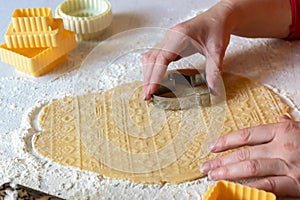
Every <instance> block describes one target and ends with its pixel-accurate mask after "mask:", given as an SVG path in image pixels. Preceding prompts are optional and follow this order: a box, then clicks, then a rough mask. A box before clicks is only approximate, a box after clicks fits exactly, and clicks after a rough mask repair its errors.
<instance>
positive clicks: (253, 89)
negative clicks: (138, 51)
mask: <svg viewBox="0 0 300 200" xmlns="http://www.w3.org/2000/svg"><path fill="white" fill-rule="evenodd" d="M223 78H224V84H225V88H226V95H227V97H226V98H227V102H226V106H225V112H226V116H225V124H224V127H223V131H222V135H225V134H228V133H230V132H232V131H235V130H238V129H241V128H245V127H249V126H256V125H260V124H268V123H275V122H278V120H279V117H280V116H281V115H282V114H284V113H287V112H288V111H289V107H288V106H287V105H286V104H285V103H284V102H282V101H281V100H280V98H279V97H278V96H277V95H275V94H274V93H272V91H270V90H269V89H268V88H266V87H264V86H263V85H261V84H259V83H256V82H253V81H251V80H249V79H247V78H243V77H240V76H236V75H233V74H224V76H223ZM141 84H142V83H141V82H133V83H129V84H124V85H121V86H118V87H116V88H113V89H111V90H108V91H106V92H103V93H94V94H87V95H85V96H77V97H75V96H71V97H65V98H63V99H60V100H55V101H53V102H51V103H50V104H49V105H47V106H45V107H44V108H43V109H42V112H41V114H40V117H39V125H40V127H41V128H42V129H43V131H42V133H41V134H39V135H37V136H36V137H35V140H34V144H33V145H34V149H35V151H36V152H37V153H38V154H40V155H41V156H43V157H46V158H49V159H50V160H52V161H53V162H56V163H59V164H61V165H67V166H73V167H77V168H79V169H82V170H88V171H93V172H96V173H99V174H100V175H103V176H106V177H110V178H117V179H126V180H130V181H132V182H138V183H164V182H168V183H181V182H185V181H190V180H194V179H197V178H200V177H203V174H201V172H200V171H199V167H200V165H201V164H202V163H203V162H205V161H207V160H208V159H211V158H214V157H216V156H217V155H216V154H212V153H211V154H209V155H208V156H206V157H205V158H199V152H200V149H201V145H202V142H203V141H204V139H205V137H206V136H207V133H206V130H207V126H208V123H209V114H210V112H211V109H210V107H206V108H204V107H197V108H194V109H199V110H198V111H199V112H198V113H199V116H195V119H196V120H195V122H193V123H194V124H199V125H197V126H196V125H195V127H193V126H190V125H189V127H185V123H187V122H186V120H184V119H183V116H184V112H189V111H162V110H159V109H158V108H156V107H154V106H153V105H152V104H151V103H147V102H144V101H143V100H142V97H141V87H140V86H141ZM124 91H132V93H131V95H130V96H124V95H123V93H122V92H124ZM122 95H123V96H122ZM120 99H121V100H122V99H123V100H124V99H125V100H126V99H127V100H126V101H121V100H120ZM181 127H184V130H186V129H187V131H188V133H190V134H191V137H188V136H186V135H184V134H182V132H184V131H182V130H183V129H182V128H181ZM208 134H209V133H208Z"/></svg>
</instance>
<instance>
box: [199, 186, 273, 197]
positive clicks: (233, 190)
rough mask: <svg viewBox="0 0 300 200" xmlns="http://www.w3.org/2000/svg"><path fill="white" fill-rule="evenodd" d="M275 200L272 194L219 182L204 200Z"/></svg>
mask: <svg viewBox="0 0 300 200" xmlns="http://www.w3.org/2000/svg"><path fill="white" fill-rule="evenodd" d="M219 199H222V200H233V199H234V200H257V199H259V200H275V199H276V196H275V195H274V194H273V193H271V192H266V191H264V190H258V189H256V188H251V187H247V186H244V185H241V184H236V183H233V182H229V181H218V182H216V183H215V185H212V186H210V187H209V188H208V190H207V191H206V193H205V194H204V196H203V197H202V200H219Z"/></svg>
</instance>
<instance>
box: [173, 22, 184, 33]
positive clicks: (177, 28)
mask: <svg viewBox="0 0 300 200" xmlns="http://www.w3.org/2000/svg"><path fill="white" fill-rule="evenodd" d="M170 31H176V32H180V33H183V34H186V31H187V27H186V25H185V23H179V24H177V25H175V26H173V27H172V28H170Z"/></svg>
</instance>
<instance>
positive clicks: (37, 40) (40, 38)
mask: <svg viewBox="0 0 300 200" xmlns="http://www.w3.org/2000/svg"><path fill="white" fill-rule="evenodd" d="M62 30H63V21H62V19H53V23H52V24H51V26H49V27H48V29H47V30H46V31H45V30H43V31H31V32H16V31H15V29H14V26H13V23H10V25H9V27H8V29H7V32H6V34H5V36H4V37H5V44H6V46H7V48H41V47H58V46H60V43H61V33H62Z"/></svg>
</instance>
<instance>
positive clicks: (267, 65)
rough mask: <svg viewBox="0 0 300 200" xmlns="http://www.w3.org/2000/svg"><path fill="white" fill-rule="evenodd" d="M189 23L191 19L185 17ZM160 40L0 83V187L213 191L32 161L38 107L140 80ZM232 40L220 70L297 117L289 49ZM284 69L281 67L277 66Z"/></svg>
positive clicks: (179, 193)
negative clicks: (258, 87) (279, 100)
mask: <svg viewBox="0 0 300 200" xmlns="http://www.w3.org/2000/svg"><path fill="white" fill-rule="evenodd" d="M195 15H196V13H194V12H193V13H192V14H191V16H190V17H192V16H195ZM190 17H188V18H190ZM184 20H185V19H184ZM162 32H163V30H159V31H157V30H154V29H152V30H151V28H150V29H147V30H145V29H144V30H142V29H140V30H135V31H133V32H132V31H129V32H127V33H126V32H125V33H123V35H119V36H115V37H113V38H112V39H110V40H108V41H105V42H103V43H101V44H100V45H98V46H97V47H96V45H97V43H96V42H82V43H80V44H79V45H78V47H77V49H75V50H74V51H72V52H71V53H70V54H69V55H68V59H67V61H66V62H65V63H63V64H61V65H60V66H59V67H58V68H57V69H56V70H54V71H53V72H51V73H49V74H47V75H45V76H43V77H40V78H31V77H28V76H26V75H23V74H21V73H15V72H14V73H13V75H11V76H10V75H8V76H4V77H1V78H0V110H1V117H0V133H1V134H0V184H3V183H5V182H13V183H18V184H22V185H25V186H28V187H31V188H34V189H37V190H42V191H44V192H46V193H50V194H53V195H56V196H59V197H62V198H66V199H120V198H121V199H200V198H201V197H202V195H203V194H204V193H205V191H206V190H207V188H208V186H209V185H211V184H213V182H212V181H209V180H207V178H203V179H199V180H196V181H192V182H187V183H182V184H178V185H171V184H164V185H145V184H135V183H130V182H128V181H122V180H111V179H108V178H106V177H101V176H99V175H98V174H96V173H92V172H87V171H82V170H79V169H76V168H72V167H66V166H60V165H58V164H56V163H53V162H51V161H49V160H47V159H44V158H41V157H39V156H38V155H36V154H35V152H34V151H33V150H32V149H31V147H32V144H31V141H32V138H33V137H34V134H38V132H39V128H38V127H37V125H36V123H35V119H36V116H37V113H38V112H39V111H40V109H41V108H42V107H43V106H44V105H45V104H47V103H49V102H50V101H51V100H52V99H60V98H62V97H64V96H69V95H80V94H85V93H88V92H102V91H104V90H107V89H109V88H112V87H114V86H116V85H119V84H122V83H126V82H129V81H133V80H142V65H141V55H142V53H143V52H145V51H146V50H148V49H149V48H151V47H152V46H154V44H155V43H156V42H157V41H159V39H160V38H161V37H162V34H161V33H162ZM232 40H233V41H232V45H231V46H230V47H229V50H228V53H227V55H228V57H227V58H226V59H225V63H224V65H225V68H226V70H227V71H230V72H234V73H239V74H242V75H246V76H248V77H250V78H253V79H255V80H258V81H263V80H264V81H265V82H264V83H265V84H269V85H272V86H273V89H274V91H275V92H276V93H280V94H282V96H283V97H284V98H285V99H293V101H290V104H291V105H292V108H293V110H294V111H295V113H296V110H298V109H297V107H296V106H295V104H296V105H300V96H299V92H298V91H297V90H298V88H297V87H296V86H299V85H300V84H299V83H294V84H293V83H290V82H288V81H287V80H299V79H298V78H295V74H297V73H298V72H299V69H300V67H298V68H296V67H295V68H294V67H293V65H294V64H295V63H300V62H299V61H298V60H297V59H299V58H298V57H296V58H294V59H289V60H288V61H286V60H287V59H285V58H284V57H283V55H282V54H284V53H286V54H288V55H289V56H291V57H292V56H293V55H290V54H289V52H290V49H291V48H293V46H292V47H291V44H290V43H288V42H278V41H269V40H248V39H244V38H233V39H232ZM94 47H96V48H94ZM256 47H259V48H256ZM93 48H94V50H93V51H92V52H91V53H90V54H89V56H88V59H87V60H85V59H86V56H87V54H88V53H89V52H90V51H91V50H92V49H93ZM282 52H283V53H282ZM249 57H250V58H249ZM83 61H84V62H83ZM284 61H286V63H282V62H284ZM82 62H83V64H82V65H80V64H81V63H82ZM204 63H205V59H204V57H202V56H199V55H196V56H191V57H190V58H188V59H186V60H183V61H179V62H177V63H172V64H171V65H170V69H175V68H182V67H186V66H187V65H191V66H198V67H199V66H200V67H202V68H203V67H204ZM282 65H284V66H286V68H284V69H283V68H282ZM262 71H265V72H267V74H268V75H269V77H268V76H266V74H263V73H261V72H262ZM276 74H278V75H276ZM282 74H284V75H285V76H284V78H281V77H282ZM298 74H300V72H299V73H298ZM273 80H274V81H273ZM275 88H279V89H278V90H275ZM284 91H289V93H287V92H284ZM295 97H299V98H297V99H295ZM293 114H294V113H293ZM298 119H300V118H298Z"/></svg>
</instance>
